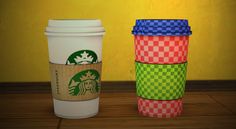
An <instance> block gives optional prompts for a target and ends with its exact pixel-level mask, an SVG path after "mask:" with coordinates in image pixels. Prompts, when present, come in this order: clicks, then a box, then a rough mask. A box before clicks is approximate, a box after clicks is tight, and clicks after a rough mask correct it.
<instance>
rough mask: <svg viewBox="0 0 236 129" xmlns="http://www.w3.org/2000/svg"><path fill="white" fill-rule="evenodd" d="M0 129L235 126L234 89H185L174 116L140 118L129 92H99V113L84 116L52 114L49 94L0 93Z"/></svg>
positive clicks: (206, 128)
mask: <svg viewBox="0 0 236 129" xmlns="http://www.w3.org/2000/svg"><path fill="white" fill-rule="evenodd" d="M0 102H1V105H0V129H56V128H58V129H95V128H98V129H125V128H127V129H128V128H133V129H157V128H158V129H228V128H229V129H236V91H221V92H220V91H211V92H204V91H203V92H186V94H185V96H184V111H183V114H182V115H181V116H180V117H177V118H174V119H157V118H149V117H144V116H141V115H139V114H138V112H137V103H136V96H135V93H133V92H118V93H114V92H113V93H102V94H101V99H100V111H99V114H98V115H97V116H95V117H93V118H87V119H77V120H70V119H61V118H58V117H56V116H55V115H54V113H53V105H52V97H51V94H50V93H36V94H33V93H25V94H23V93H21V94H1V95H0Z"/></svg>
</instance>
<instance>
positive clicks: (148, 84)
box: [136, 62, 187, 100]
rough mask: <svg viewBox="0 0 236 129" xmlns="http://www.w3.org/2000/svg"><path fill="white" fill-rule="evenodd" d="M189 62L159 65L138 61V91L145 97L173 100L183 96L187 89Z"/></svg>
mask: <svg viewBox="0 0 236 129" xmlns="http://www.w3.org/2000/svg"><path fill="white" fill-rule="evenodd" d="M186 68H187V63H183V64H172V65H158V64H144V63H140V62H136V89H137V90H136V91H137V95H138V96H140V97H142V98H145V99H155V100H173V99H179V98H182V96H183V95H184V90H185V81H186Z"/></svg>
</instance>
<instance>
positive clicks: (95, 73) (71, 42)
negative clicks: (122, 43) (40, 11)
mask: <svg viewBox="0 0 236 129" xmlns="http://www.w3.org/2000/svg"><path fill="white" fill-rule="evenodd" d="M104 33H105V31H104V28H103V26H102V24H101V21H100V20H97V19H86V20H80V19H78V20H76V19H75V20H49V22H48V27H47V28H46V31H45V35H47V38H48V49H49V62H50V73H51V87H52V94H53V103H54V112H55V114H56V115H57V116H58V117H62V118H71V119H76V118H87V117H92V116H94V115H96V114H97V113H98V109H99V93H100V87H101V67H102V63H101V62H102V38H103V35H104Z"/></svg>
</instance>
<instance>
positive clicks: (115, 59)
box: [0, 0, 236, 82]
mask: <svg viewBox="0 0 236 129" xmlns="http://www.w3.org/2000/svg"><path fill="white" fill-rule="evenodd" d="M235 12H236V1H235V0H5V1H3V0H1V1H0V82H15V81H23V82H24V81H48V80H49V73H48V71H49V70H48V51H47V40H46V37H45V36H44V29H45V26H46V25H47V20H48V19H50V18H57V19H58V18H60V19H62V18H63V19H65V18H73V19H75V18H99V19H101V20H102V22H103V25H104V26H105V29H106V35H105V37H104V47H103V77H102V79H103V80H105V81H108V80H134V79H135V74H134V73H135V72H134V47H133V37H132V35H131V28H132V26H133V25H134V22H135V19H137V18H187V19H189V22H190V25H191V27H192V30H193V35H192V36H191V38H190V48H189V58H188V60H189V65H188V79H189V80H199V79H201V80H208V79H211V80H212V79H236V57H235V56H236V50H235V49H236V15H235Z"/></svg>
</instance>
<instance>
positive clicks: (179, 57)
mask: <svg viewBox="0 0 236 129" xmlns="http://www.w3.org/2000/svg"><path fill="white" fill-rule="evenodd" d="M134 40H135V56H136V57H135V58H136V61H139V62H143V63H152V64H176V63H183V62H186V61H187V54H188V36H142V35H136V36H135V39H134Z"/></svg>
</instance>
